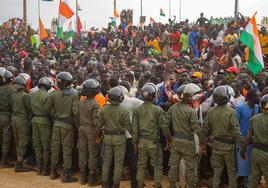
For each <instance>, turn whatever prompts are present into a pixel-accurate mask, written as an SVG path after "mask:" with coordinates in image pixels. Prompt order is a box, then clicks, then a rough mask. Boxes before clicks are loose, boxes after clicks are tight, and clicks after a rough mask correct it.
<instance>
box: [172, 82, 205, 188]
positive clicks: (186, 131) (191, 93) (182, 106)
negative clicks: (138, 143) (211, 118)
mask: <svg viewBox="0 0 268 188" xmlns="http://www.w3.org/2000/svg"><path fill="white" fill-rule="evenodd" d="M200 92H201V89H200V88H199V87H198V86H197V85H195V84H187V85H182V86H180V87H179V88H178V90H177V95H178V97H179V100H180V102H179V103H177V104H175V105H173V106H172V107H171V108H170V109H169V111H168V113H167V120H168V124H169V125H172V128H173V130H174V134H173V139H172V144H171V155H170V159H169V166H170V170H169V174H168V179H169V183H170V188H176V182H177V178H178V173H179V167H180V162H181V159H182V158H183V159H184V160H185V165H186V169H187V170H186V173H187V184H188V187H189V188H194V187H196V182H197V175H196V173H195V168H196V161H197V156H196V148H195V142H194V134H195V133H196V134H197V135H201V127H199V125H198V117H197V113H196V111H195V110H194V108H193V107H194V101H197V97H198V96H199V95H198V94H199V93H200Z"/></svg>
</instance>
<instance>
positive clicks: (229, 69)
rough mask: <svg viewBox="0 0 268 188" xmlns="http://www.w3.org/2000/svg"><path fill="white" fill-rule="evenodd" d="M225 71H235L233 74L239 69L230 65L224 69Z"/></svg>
mask: <svg viewBox="0 0 268 188" xmlns="http://www.w3.org/2000/svg"><path fill="white" fill-rule="evenodd" d="M226 71H227V72H230V73H231V72H232V73H235V74H238V72H239V70H238V69H237V68H236V67H235V66H232V67H229V68H228V69H226Z"/></svg>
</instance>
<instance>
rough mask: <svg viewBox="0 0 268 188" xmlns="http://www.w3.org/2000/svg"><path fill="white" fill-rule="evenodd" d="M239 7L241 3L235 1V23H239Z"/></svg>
mask: <svg viewBox="0 0 268 188" xmlns="http://www.w3.org/2000/svg"><path fill="white" fill-rule="evenodd" d="M238 5H239V1H238V0H235V10H234V17H235V22H237V21H238Z"/></svg>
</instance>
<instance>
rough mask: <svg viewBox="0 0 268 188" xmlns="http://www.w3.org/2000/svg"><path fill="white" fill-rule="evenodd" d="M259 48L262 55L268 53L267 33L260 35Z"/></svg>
mask: <svg viewBox="0 0 268 188" xmlns="http://www.w3.org/2000/svg"><path fill="white" fill-rule="evenodd" d="M260 42H261V49H262V53H263V54H264V55H268V35H265V36H264V35H260Z"/></svg>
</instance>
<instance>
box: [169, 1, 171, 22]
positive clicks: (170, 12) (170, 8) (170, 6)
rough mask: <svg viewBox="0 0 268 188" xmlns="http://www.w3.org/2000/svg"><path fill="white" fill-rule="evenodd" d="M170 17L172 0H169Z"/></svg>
mask: <svg viewBox="0 0 268 188" xmlns="http://www.w3.org/2000/svg"><path fill="white" fill-rule="evenodd" d="M169 19H171V0H169Z"/></svg>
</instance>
